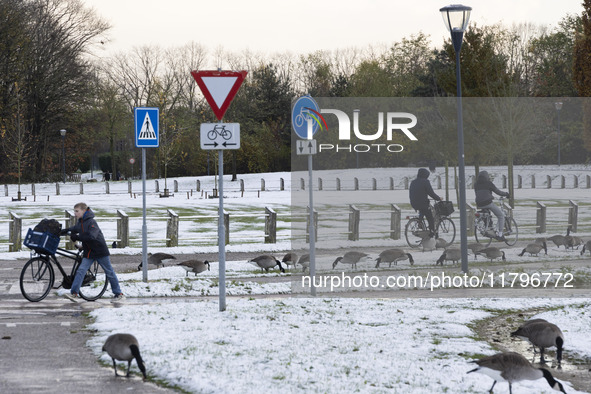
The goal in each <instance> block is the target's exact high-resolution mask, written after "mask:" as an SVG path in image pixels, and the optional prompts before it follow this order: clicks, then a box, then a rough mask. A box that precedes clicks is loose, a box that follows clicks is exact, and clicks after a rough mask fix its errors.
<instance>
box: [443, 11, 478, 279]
mask: <svg viewBox="0 0 591 394" xmlns="http://www.w3.org/2000/svg"><path fill="white" fill-rule="evenodd" d="M439 11H440V12H441V16H442V17H443V23H444V24H445V27H446V28H447V30H449V32H450V33H451V41H452V43H453V46H454V50H455V52H456V84H457V106H458V110H457V112H458V165H459V170H460V173H459V190H460V201H459V203H458V205H459V207H458V208H459V210H460V242H461V243H460V245H461V251H462V252H461V254H462V271H464V272H466V273H467V272H468V235H467V232H466V171H465V166H464V127H463V117H462V83H461V74H460V51H461V49H462V40H463V38H464V31H465V30H466V28H467V27H468V21H469V20H470V12H471V11H472V7H468V6H465V5H461V4H454V5H448V6H446V7H443V8H441V9H440V10H439Z"/></svg>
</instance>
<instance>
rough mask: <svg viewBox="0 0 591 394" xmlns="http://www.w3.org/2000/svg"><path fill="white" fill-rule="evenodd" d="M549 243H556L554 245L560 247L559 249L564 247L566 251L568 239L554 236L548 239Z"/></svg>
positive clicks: (562, 236)
mask: <svg viewBox="0 0 591 394" xmlns="http://www.w3.org/2000/svg"><path fill="white" fill-rule="evenodd" d="M548 241H552V242H554V245H556V246H558V247H559V248H560V247H561V246H564V248H565V249H566V237H565V236H564V235H560V234H559V235H553V236H551V237H548Z"/></svg>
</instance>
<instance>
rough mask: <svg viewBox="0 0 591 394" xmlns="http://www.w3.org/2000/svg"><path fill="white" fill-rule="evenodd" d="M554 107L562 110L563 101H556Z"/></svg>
mask: <svg viewBox="0 0 591 394" xmlns="http://www.w3.org/2000/svg"><path fill="white" fill-rule="evenodd" d="M554 107H555V108H556V110H557V111H560V110H561V109H562V101H557V102H555V103H554Z"/></svg>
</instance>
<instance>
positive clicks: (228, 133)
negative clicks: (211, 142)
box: [222, 130, 232, 141]
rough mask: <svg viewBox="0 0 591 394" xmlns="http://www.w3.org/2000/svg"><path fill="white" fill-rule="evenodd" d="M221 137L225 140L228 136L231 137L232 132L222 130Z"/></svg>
mask: <svg viewBox="0 0 591 394" xmlns="http://www.w3.org/2000/svg"><path fill="white" fill-rule="evenodd" d="M222 138H223V139H225V140H226V141H227V140H229V139H230V138H232V132H231V131H230V130H224V131H222Z"/></svg>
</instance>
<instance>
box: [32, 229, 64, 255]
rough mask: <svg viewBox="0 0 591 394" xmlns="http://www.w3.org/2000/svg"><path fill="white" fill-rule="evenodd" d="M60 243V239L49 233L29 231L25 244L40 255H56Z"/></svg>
mask: <svg viewBox="0 0 591 394" xmlns="http://www.w3.org/2000/svg"><path fill="white" fill-rule="evenodd" d="M59 243H60V237H58V236H57V235H54V234H52V233H49V232H40V231H34V230H33V229H29V231H27V235H26V236H25V240H24V241H23V244H24V245H25V246H26V247H28V248H30V249H33V250H34V251H35V252H37V253H39V254H54V253H55V251H56V250H57V247H58V246H59Z"/></svg>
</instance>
